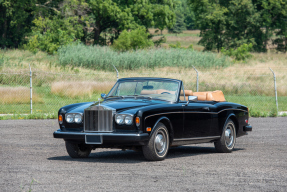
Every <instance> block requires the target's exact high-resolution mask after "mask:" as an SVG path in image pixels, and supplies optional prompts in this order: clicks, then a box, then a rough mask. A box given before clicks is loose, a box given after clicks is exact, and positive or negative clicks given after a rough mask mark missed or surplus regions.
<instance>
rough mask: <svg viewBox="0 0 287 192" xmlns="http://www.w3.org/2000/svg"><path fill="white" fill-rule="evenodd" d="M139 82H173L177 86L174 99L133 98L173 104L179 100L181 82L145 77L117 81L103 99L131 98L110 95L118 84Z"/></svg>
mask: <svg viewBox="0 0 287 192" xmlns="http://www.w3.org/2000/svg"><path fill="white" fill-rule="evenodd" d="M141 81H158V82H165V81H166V82H171V81H172V82H175V83H177V84H178V86H177V90H176V91H175V94H174V95H175V99H174V100H166V99H161V98H157V97H154V98H153V97H150V96H148V95H147V96H144V95H135V96H134V97H147V98H149V99H157V100H164V101H167V102H171V103H175V102H178V99H179V95H180V89H181V86H182V81H181V80H177V79H169V78H152V77H146V78H143V77H138V78H122V79H119V80H118V81H117V82H116V83H115V85H114V86H113V87H112V88H111V90H110V91H109V93H108V94H107V95H106V98H105V99H108V97H110V98H121V99H122V98H126V97H133V95H126V96H124V95H123V96H118V97H116V96H112V97H111V95H110V94H111V93H113V92H114V91H115V89H117V88H118V86H119V84H120V83H123V82H141Z"/></svg>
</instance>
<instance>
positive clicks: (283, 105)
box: [225, 95, 287, 117]
mask: <svg viewBox="0 0 287 192" xmlns="http://www.w3.org/2000/svg"><path fill="white" fill-rule="evenodd" d="M225 98H226V100H227V101H229V102H234V103H239V104H242V105H245V106H247V107H248V108H249V112H250V116H252V117H267V116H277V109H276V102H275V97H272V96H234V95H225ZM278 102H279V104H280V105H279V106H278V110H279V111H287V97H278Z"/></svg>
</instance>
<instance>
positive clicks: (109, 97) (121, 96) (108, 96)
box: [105, 96, 124, 99]
mask: <svg viewBox="0 0 287 192" xmlns="http://www.w3.org/2000/svg"><path fill="white" fill-rule="evenodd" d="M107 98H111V99H112V98H113V99H114V98H124V97H123V96H108V97H106V98H105V99H107Z"/></svg>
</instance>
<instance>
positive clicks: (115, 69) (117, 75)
mask: <svg viewBox="0 0 287 192" xmlns="http://www.w3.org/2000/svg"><path fill="white" fill-rule="evenodd" d="M113 66H114V65H113ZM114 68H115V70H116V72H117V80H118V79H119V72H118V70H117V68H116V67H115V66H114Z"/></svg>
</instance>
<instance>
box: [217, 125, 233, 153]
mask: <svg viewBox="0 0 287 192" xmlns="http://www.w3.org/2000/svg"><path fill="white" fill-rule="evenodd" d="M235 141H236V129H235V125H234V123H233V121H232V120H228V121H227V123H226V124H225V126H224V128H223V131H222V135H221V138H220V140H218V141H216V142H214V146H215V149H216V151H218V152H220V153H230V152H232V150H233V149H234V146H235Z"/></svg>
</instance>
